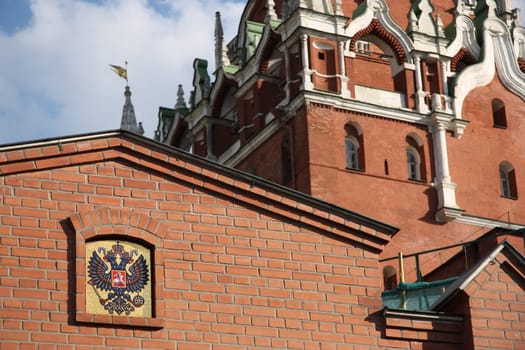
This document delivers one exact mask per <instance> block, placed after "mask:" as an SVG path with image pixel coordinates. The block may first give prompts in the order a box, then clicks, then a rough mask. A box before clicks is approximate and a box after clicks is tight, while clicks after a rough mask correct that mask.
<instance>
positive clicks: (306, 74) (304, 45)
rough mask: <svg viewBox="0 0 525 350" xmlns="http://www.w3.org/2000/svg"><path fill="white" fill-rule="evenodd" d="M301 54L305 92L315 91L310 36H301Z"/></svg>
mask: <svg viewBox="0 0 525 350" xmlns="http://www.w3.org/2000/svg"><path fill="white" fill-rule="evenodd" d="M301 54H302V56H303V90H313V89H314V84H313V83H312V70H311V69H310V65H309V50H308V35H306V34H303V35H301Z"/></svg>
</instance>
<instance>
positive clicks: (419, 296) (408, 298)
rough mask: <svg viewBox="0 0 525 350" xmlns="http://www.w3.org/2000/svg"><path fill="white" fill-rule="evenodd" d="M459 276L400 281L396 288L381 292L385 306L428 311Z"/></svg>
mask: <svg viewBox="0 0 525 350" xmlns="http://www.w3.org/2000/svg"><path fill="white" fill-rule="evenodd" d="M457 279H458V278H457V277H451V278H447V279H445V280H440V281H434V282H412V283H400V284H399V285H398V286H397V287H396V289H394V290H387V291H385V292H383V293H381V298H382V300H383V306H384V307H387V308H389V309H402V310H410V311H428V310H429V309H430V306H432V304H434V302H435V301H436V300H437V299H438V298H439V297H440V296H441V295H442V294H443V293H444V292H445V290H446V289H447V287H448V286H450V285H451V284H452V283H453V282H454V281H455V280H457Z"/></svg>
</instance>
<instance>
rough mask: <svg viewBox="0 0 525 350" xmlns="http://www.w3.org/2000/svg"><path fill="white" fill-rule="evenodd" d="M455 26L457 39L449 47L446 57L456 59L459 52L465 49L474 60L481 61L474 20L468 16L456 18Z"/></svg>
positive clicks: (445, 53)
mask: <svg viewBox="0 0 525 350" xmlns="http://www.w3.org/2000/svg"><path fill="white" fill-rule="evenodd" d="M455 26H456V37H455V38H454V40H453V41H452V42H451V43H450V44H449V45H448V47H447V49H446V51H445V52H444V55H445V56H448V57H454V56H455V55H456V54H457V53H458V52H459V50H461V49H462V48H465V49H467V50H468V51H469V52H470V54H471V55H472V56H473V57H474V58H476V59H479V55H480V52H481V49H480V47H479V45H478V42H477V41H476V27H475V26H474V23H473V22H472V20H471V19H470V18H469V17H467V16H463V15H459V16H457V17H456V20H455Z"/></svg>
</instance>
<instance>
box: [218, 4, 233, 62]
mask: <svg viewBox="0 0 525 350" xmlns="http://www.w3.org/2000/svg"><path fill="white" fill-rule="evenodd" d="M229 65H230V59H229V58H228V48H227V47H226V43H225V42H224V31H223V30H222V22H221V13H220V12H219V11H217V12H215V69H219V68H220V67H222V66H229Z"/></svg>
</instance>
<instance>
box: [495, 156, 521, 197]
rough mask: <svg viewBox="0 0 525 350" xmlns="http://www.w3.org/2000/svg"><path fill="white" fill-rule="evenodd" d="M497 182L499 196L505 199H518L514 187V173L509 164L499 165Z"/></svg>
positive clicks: (516, 190)
mask: <svg viewBox="0 0 525 350" xmlns="http://www.w3.org/2000/svg"><path fill="white" fill-rule="evenodd" d="M499 181H500V188H501V196H502V197H505V198H512V199H517V198H518V189H517V187H516V172H515V171H514V167H513V166H512V164H510V163H509V162H506V161H505V162H501V163H500V165H499Z"/></svg>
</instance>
